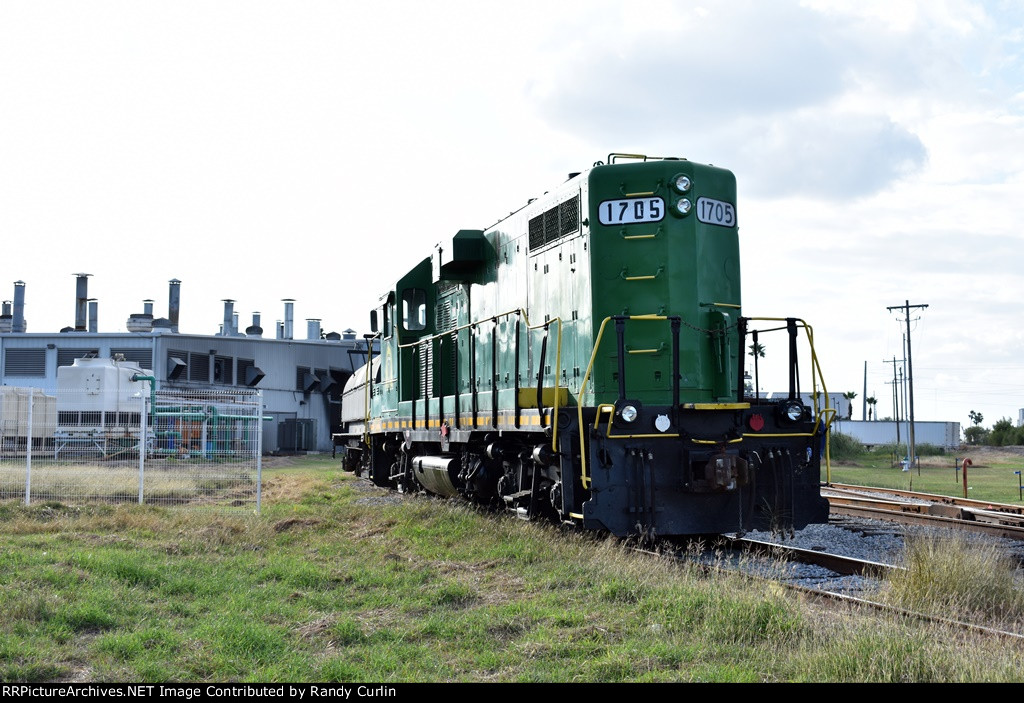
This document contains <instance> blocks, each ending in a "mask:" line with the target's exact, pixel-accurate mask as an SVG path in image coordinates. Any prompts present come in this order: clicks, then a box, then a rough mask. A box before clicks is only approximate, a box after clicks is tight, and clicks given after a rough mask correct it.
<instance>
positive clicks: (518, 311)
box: [398, 308, 562, 452]
mask: <svg viewBox="0 0 1024 703" xmlns="http://www.w3.org/2000/svg"><path fill="white" fill-rule="evenodd" d="M509 315H519V316H520V317H522V318H523V320H524V321H525V322H526V329H527V330H536V329H540V328H542V327H547V326H548V325H550V324H551V323H552V322H555V323H558V341H557V342H556V349H555V373H554V376H555V402H554V405H553V406H552V413H551V424H552V427H553V429H552V432H551V450H552V451H555V452H557V451H558V378H559V376H560V375H561V373H562V318H561V317H552V318H550V319H549V320H548V321H547V322H542V323H540V324H538V325H532V324H530V316H529V315H528V314H527V312H526V310H525V309H524V308H514V309H512V310H506V311H505V312H500V313H498V314H496V315H492V316H491V317H489V318H484V319H482V320H477V321H475V322H467V323H466V324H464V325H460V326H458V327H453V328H452V329H450V330H445V331H444V332H438V333H437V334H433V335H430V336H429V337H420V338H419V339H417V340H416V341H414V342H408V343H406V344H399V345H398V348H399V349H408V348H409V347H416V346H419V345H421V344H424V343H427V342H433V341H434V340H435V339H440V338H442V337H447V336H448V335H450V334H452V333H453V332H461V331H462V330H465V329H470V328H472V327H476V326H477V325H480V324H483V323H484V322H488V321H491V320H493V321H495V322H497V320H498V318H499V317H508V316H509ZM543 372H544V371H543V369H539V370H538V373H543ZM455 392H456V393H457V394H458V393H459V389H458V388H456V389H455ZM413 402H415V401H413ZM426 402H429V399H428V398H424V403H426ZM441 412H442V414H443V412H444V409H443V408H441ZM537 412H538V413H540V415H541V418H542V419H543V416H544V409H543V407H542V399H541V398H537ZM517 421H518V419H517Z"/></svg>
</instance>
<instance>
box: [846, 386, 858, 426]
mask: <svg viewBox="0 0 1024 703" xmlns="http://www.w3.org/2000/svg"><path fill="white" fill-rule="evenodd" d="M843 397H844V398H846V399H847V400H848V401H850V411H849V412H848V413H847V414H846V419H847V420H852V419H853V399H854V398H856V397H857V393H856V392H854V391H849V392H847V393H843Z"/></svg>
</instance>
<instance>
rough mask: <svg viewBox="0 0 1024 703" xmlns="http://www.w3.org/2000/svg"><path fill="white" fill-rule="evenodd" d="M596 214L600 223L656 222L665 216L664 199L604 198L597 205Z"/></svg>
mask: <svg viewBox="0 0 1024 703" xmlns="http://www.w3.org/2000/svg"><path fill="white" fill-rule="evenodd" d="M597 215H598V220H599V221H600V222H601V224H602V225H629V224H633V223H635V222H657V221H658V220H660V219H662V218H663V217H665V201H664V200H662V199H661V198H630V199H629V200H605V201H604V202H602V203H601V205H600V206H598V212H597Z"/></svg>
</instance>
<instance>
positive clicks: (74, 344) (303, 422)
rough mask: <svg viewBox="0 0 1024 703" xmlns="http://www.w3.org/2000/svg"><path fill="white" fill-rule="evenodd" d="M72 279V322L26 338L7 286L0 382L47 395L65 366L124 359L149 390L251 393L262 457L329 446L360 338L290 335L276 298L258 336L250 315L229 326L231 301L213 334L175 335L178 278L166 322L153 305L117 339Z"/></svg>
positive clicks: (83, 277)
mask: <svg viewBox="0 0 1024 703" xmlns="http://www.w3.org/2000/svg"><path fill="white" fill-rule="evenodd" d="M75 275H76V276H77V279H78V280H77V287H76V304H75V311H76V313H75V325H74V327H66V328H64V329H62V330H60V331H58V332H52V333H50V332H41V333H40V332H31V333H30V332H27V331H26V323H25V316H24V309H25V283H24V282H23V281H16V282H15V283H14V297H13V303H12V301H6V300H5V301H3V310H2V314H0V382H2V385H4V386H14V387H22V388H38V389H41V390H42V391H43V392H45V393H49V394H52V393H55V392H56V391H57V388H58V383H57V377H58V373H57V371H58V369H59V368H60V367H63V366H71V365H73V364H74V362H75V359H88V358H96V359H115V360H119V361H126V362H133V363H135V364H138V365H139V367H141V368H142V369H146V370H149V371H151V372H152V375H153V377H154V378H155V381H154V385H155V387H156V389H158V390H174V389H182V390H205V391H217V390H232V389H235V390H237V389H241V388H250V389H259V390H260V391H261V392H262V396H263V403H264V413H265V414H266V415H268V416H270V417H271V418H272V419H271V420H270V421H268V422H265V423H264V428H263V447H262V449H263V452H264V453H279V452H283V453H287V452H311V451H320V452H323V451H331V450H332V449H333V440H332V431H334V430H335V429H336V427H337V426H338V424H339V421H340V413H341V395H342V390H343V387H344V384H345V381H346V380H347V379H348V377H349V376H350V375H351V374H352V373H353V372H354V371H355V370H356V369H357V368H359V366H361V365H362V364H363V363H365V361H366V356H367V341H366V340H365V339H362V338H358V337H357V335H356V333H355V332H354V331H353V330H346V331H345V332H344V333H341V334H339V333H334V332H331V333H325V332H324V331H323V330H322V329H321V327H320V320H319V319H307V320H306V338H305V339H295V338H294V334H293V332H294V329H293V327H294V320H293V313H294V301H293V300H290V299H284V300H282V302H283V303H284V320H283V322H280V323H279V324H278V326H277V333H276V336H274V337H264V336H263V329H262V327H261V326H260V319H259V314H258V313H254V315H253V320H252V324H251V325H249V326H247V327H246V328H245V330H240V329H239V324H238V315H237V313H235V311H234V301H232V300H225V301H224V318H223V322H222V323H221V324H220V330H219V332H218V333H217V334H211V335H201V334H181V333H180V332H179V331H178V323H179V317H180V304H179V301H180V300H181V298H180V286H181V281H179V280H178V279H173V280H171V281H170V287H169V294H168V315H167V317H166V318H154V316H153V307H152V306H153V302H152V301H150V300H146V301H143V305H144V312H142V313H140V314H133V315H131V316H130V317H129V318H128V320H127V322H126V330H127V331H126V332H116V333H106V332H104V333H100V332H97V329H96V319H97V301H95V300H91V299H89V297H88V274H75Z"/></svg>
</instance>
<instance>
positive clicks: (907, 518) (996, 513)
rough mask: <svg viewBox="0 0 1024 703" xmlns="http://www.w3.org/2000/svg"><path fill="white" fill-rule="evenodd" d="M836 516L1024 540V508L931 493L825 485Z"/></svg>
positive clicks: (825, 495)
mask: <svg viewBox="0 0 1024 703" xmlns="http://www.w3.org/2000/svg"><path fill="white" fill-rule="evenodd" d="M821 495H822V496H823V497H825V498H827V499H828V502H829V505H830V506H831V508H830V512H831V513H832V514H833V515H846V516H852V517H866V518H873V519H876V520H887V521H890V522H899V523H902V524H915V525H930V526H935V527H949V528H953V529H959V530H965V531H969V532H977V533H982V534H986V535H990V536H993V537H1005V538H1008V539H1014V540H1022V541H1024V508H1022V507H1021V506H1017V505H1008V504H1005V503H990V502H986V501H979V500H969V499H965V498H952V497H950V496H940V495H934V494H931V493H916V492H913V491H902V490H890V489H885V488H874V487H870V486H852V485H847V484H823V485H822V488H821Z"/></svg>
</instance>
